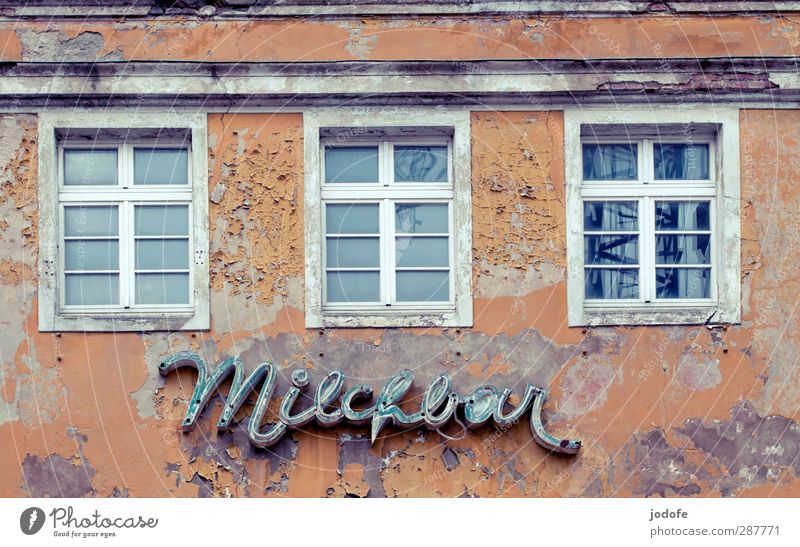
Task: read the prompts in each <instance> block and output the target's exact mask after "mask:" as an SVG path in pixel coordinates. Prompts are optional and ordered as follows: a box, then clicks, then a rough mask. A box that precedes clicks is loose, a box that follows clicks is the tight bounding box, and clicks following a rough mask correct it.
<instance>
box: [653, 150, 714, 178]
mask: <svg viewBox="0 0 800 547" xmlns="http://www.w3.org/2000/svg"><path fill="white" fill-rule="evenodd" d="M653 161H654V162H655V178H656V180H708V145H707V144H654V145H653Z"/></svg>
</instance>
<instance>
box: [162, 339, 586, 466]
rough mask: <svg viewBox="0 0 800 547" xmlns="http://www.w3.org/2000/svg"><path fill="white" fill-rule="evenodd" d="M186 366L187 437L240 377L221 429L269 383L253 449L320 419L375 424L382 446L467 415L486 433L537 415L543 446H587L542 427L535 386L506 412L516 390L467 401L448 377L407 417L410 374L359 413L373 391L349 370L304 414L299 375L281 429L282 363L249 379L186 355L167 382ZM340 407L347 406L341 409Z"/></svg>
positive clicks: (166, 366)
mask: <svg viewBox="0 0 800 547" xmlns="http://www.w3.org/2000/svg"><path fill="white" fill-rule="evenodd" d="M184 366H189V367H193V368H195V369H197V383H196V384H195V387H194V392H193V394H192V399H191V401H189V406H188V407H187V409H186V416H185V418H184V420H183V426H182V428H183V430H184V431H189V430H190V429H191V428H192V427H193V426H194V424H195V423H196V421H197V417H198V416H199V415H200V413H201V412H202V410H203V409H204V408H205V407H206V405H208V402H209V400H210V399H211V397H212V396H213V395H214V393H215V392H216V391H217V390H218V388H219V386H220V385H221V384H222V382H224V381H225V380H226V379H227V378H228V377H229V376H230V375H231V373H233V380H232V383H231V388H230V391H229V392H228V396H227V397H226V399H225V404H224V407H223V409H222V414H221V415H220V417H219V420H218V421H217V428H218V429H219V430H220V431H225V430H227V429H228V428H229V427H230V424H231V422H232V421H233V417H234V416H235V415H236V412H237V411H238V410H239V408H240V407H241V406H242V404H243V403H244V401H245V399H247V397H248V395H249V394H250V392H252V391H253V390H254V389H256V388H257V386H258V385H259V384H261V391H260V392H259V394H258V399H257V401H256V405H255V407H254V408H253V413H252V416H251V418H250V421H249V424H248V430H247V433H248V436H249V438H250V442H252V443H253V444H254V445H256V446H259V447H262V448H263V447H268V446H271V445H273V444H275V443H276V442H278V440H280V438H281V437H282V436H283V434H284V433H286V430H287V429H297V428H300V427H303V426H305V425H307V424H309V423H310V422H311V421H313V420H315V419H316V421H317V423H318V424H319V425H321V426H323V427H331V426H335V425H337V424H340V423H342V422H344V421H346V422H349V423H351V424H355V425H364V424H367V423H371V424H372V425H371V427H372V435H371V438H372V442H373V443H374V442H375V439H376V438H377V437H378V434H379V433H380V432H381V430H382V429H383V428H384V427H385V426H387V425H389V424H393V425H396V426H398V427H404V428H409V427H416V426H419V425H425V426H426V427H428V428H429V429H432V430H436V431H438V430H440V429H441V428H442V427H443V426H444V425H445V424H446V423H447V422H448V421H450V420H451V419H452V418H454V417H456V414H457V413H459V414H460V415H463V418H464V421H465V423H466V425H467V426H468V427H470V428H477V427H480V426H482V425H484V424H486V423H487V422H488V421H489V420H490V419H491V420H492V421H494V423H495V425H497V426H498V427H500V428H506V427H510V426H511V425H513V424H514V423H516V422H518V421H519V420H521V419H522V418H523V416H524V415H525V413H526V412H527V411H528V410H529V409H530V428H531V433H532V434H533V438H534V440H535V441H536V442H537V443H538V444H540V445H541V446H543V447H544V448H546V449H547V450H550V451H553V452H559V453H562V454H576V453H577V452H578V450H580V448H581V442H580V441H578V440H568V439H561V438H558V437H555V436H553V435H551V434H550V433H548V432H547V431H546V430H545V428H544V424H543V423H542V405H543V404H544V401H545V398H546V396H547V392H546V391H545V390H544V389H542V388H539V387H536V386H534V385H532V384H528V385H527V387H526V388H525V393H524V395H523V396H522V400H521V401H520V403H519V404H518V405H517V406H516V407H514V408H513V409H511V410H509V411H508V412H506V408H507V407H508V406H510V405H509V403H508V399H509V396H510V395H511V389H508V388H506V389H504V390H502V391H501V390H500V389H498V388H496V387H494V386H482V387H479V388H478V389H476V390H475V391H473V392H472V393H471V394H470V395H467V396H464V395H461V394H460V393H458V392H456V391H454V390H453V387H452V380H451V378H450V376H449V375H447V374H442V375H441V376H438V377H437V378H435V379H434V380H433V381H432V382H431V383H430V385H429V386H428V387H427V389H426V390H425V393H424V394H423V396H422V402H421V405H420V410H419V411H418V412H414V413H413V414H406V413H405V412H404V411H402V410H401V409H400V407H399V406H398V404H399V403H400V401H401V400H402V399H403V397H405V395H406V394H407V393H408V392H409V390H410V389H411V384H412V383H413V381H414V374H413V373H412V372H411V371H410V370H402V371H400V372H398V373H397V374H395V375H394V376H392V377H391V378H389V380H388V381H387V382H386V384H385V385H384V386H383V389H381V391H380V393H379V394H378V398H377V400H376V401H375V403H374V404H372V405H370V406H368V407H366V408H363V409H358V410H357V409H355V408H353V405H354V403H356V402H358V403H359V404H360V405H362V406H363V405H364V404H366V403H368V402H369V401H370V400H371V399H372V388H371V387H370V386H368V385H365V384H358V385H354V386H352V387H350V388H349V389H347V390H346V391H345V390H344V373H343V372H342V371H341V370H334V371H332V372H330V373H329V374H328V375H327V376H325V377H324V378H323V379H322V381H321V382H320V383H319V385H317V387H316V390H315V393H314V398H313V404H312V405H311V406H309V407H308V408H306V409H304V410H300V411H295V408H294V407H295V404H296V403H297V399H298V397H299V396H300V394H301V393H302V392H304V391H306V390H308V387H309V383H310V380H311V377H310V375H309V374H308V372H307V371H306V370H304V369H297V370H295V371H294V372H292V378H291V382H292V385H291V387H289V390H288V391H287V392H286V394H285V395H284V397H283V400H282V401H281V405H280V410H279V412H278V422H277V423H274V424H268V425H267V426H265V428H262V427H261V423H262V421H263V420H264V416H265V414H266V411H267V406H268V405H269V402H270V400H271V399H272V395H273V392H274V391H275V384H276V381H277V376H278V372H277V368H276V367H275V365H274V364H272V363H261V364H260V365H258V367H256V369H255V370H253V372H251V373H250V374H249V375H248V376H247V377H245V370H244V365H243V364H242V362H241V360H240V359H239V357H238V356H237V357H231V358H229V359H226V360H225V361H223V362H222V363H221V364H220V365H219V366H218V367H217V368H216V369H215V370H214V371H213V373H212V372H211V371H210V370H209V369H208V367H207V366H206V363H205V361H204V360H203V359H202V358H201V357H200V356H199V355H197V354H195V353H190V352H181V353H176V354H175V355H173V356H171V357H170V358H168V359H167V360H165V361H164V362H163V363H161V365H160V366H159V370H160V372H161V374H162V375H164V376H166V375H167V374H169V373H170V371H172V370H175V369H177V368H181V367H184ZM337 400H339V404H338V407H337V405H336V402H337ZM456 419H458V418H457V417H456Z"/></svg>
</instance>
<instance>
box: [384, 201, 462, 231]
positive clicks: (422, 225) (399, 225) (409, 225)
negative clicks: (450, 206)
mask: <svg viewBox="0 0 800 547" xmlns="http://www.w3.org/2000/svg"><path fill="white" fill-rule="evenodd" d="M395 207H396V209H395V230H397V232H399V233H403V234H409V233H417V234H446V233H449V231H450V230H449V227H448V223H447V204H446V203H424V204H423V203H398V204H397V205H396V206H395Z"/></svg>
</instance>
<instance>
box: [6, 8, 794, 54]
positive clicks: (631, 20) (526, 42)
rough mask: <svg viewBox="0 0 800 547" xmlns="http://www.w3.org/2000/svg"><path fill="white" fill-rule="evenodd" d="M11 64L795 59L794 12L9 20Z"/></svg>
mask: <svg viewBox="0 0 800 547" xmlns="http://www.w3.org/2000/svg"><path fill="white" fill-rule="evenodd" d="M0 44H2V48H0V59H2V60H4V61H55V62H61V61H62V60H63V59H65V58H68V59H70V60H71V61H81V60H82V61H94V60H96V59H98V60H104V61H115V60H116V61H129V60H195V61H229V62H251V61H323V60H408V59H432V60H449V59H453V60H467V59H595V58H630V57H652V58H662V57H686V58H690V59H695V58H698V59H699V58H704V57H728V56H732V57H750V56H753V55H754V54H757V55H760V56H765V57H769V56H793V55H796V50H797V47H798V45H800V19H798V18H797V17H792V16H781V17H777V16H763V17H753V16H749V17H745V16H733V15H730V16H714V17H711V16H687V15H683V16H679V17H674V16H631V17H625V18H620V17H615V18H603V17H598V18H586V17H552V16H551V17H538V18H534V17H502V18H501V17H474V16H470V17H466V16H465V17H453V16H449V17H448V16H445V17H430V16H427V17H425V16H422V17H414V18H407V17H403V16H397V17H392V18H391V19H386V18H377V17H365V18H343V19H336V20H323V19H318V20H305V21H298V20H294V19H289V20H280V19H274V20H251V21H223V20H203V19H196V18H172V17H161V18H157V19H148V20H139V21H136V20H131V21H111V20H108V21H102V20H96V19H93V20H81V21H70V20H68V19H52V20H47V21H29V20H25V19H22V20H15V21H9V22H4V23H2V24H0Z"/></svg>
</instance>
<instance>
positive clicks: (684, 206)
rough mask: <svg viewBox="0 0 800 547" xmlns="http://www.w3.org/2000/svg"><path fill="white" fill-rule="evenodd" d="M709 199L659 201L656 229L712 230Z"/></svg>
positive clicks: (657, 204)
mask: <svg viewBox="0 0 800 547" xmlns="http://www.w3.org/2000/svg"><path fill="white" fill-rule="evenodd" d="M710 209H711V204H710V202H708V201H657V202H656V230H710V229H711V217H710Z"/></svg>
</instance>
